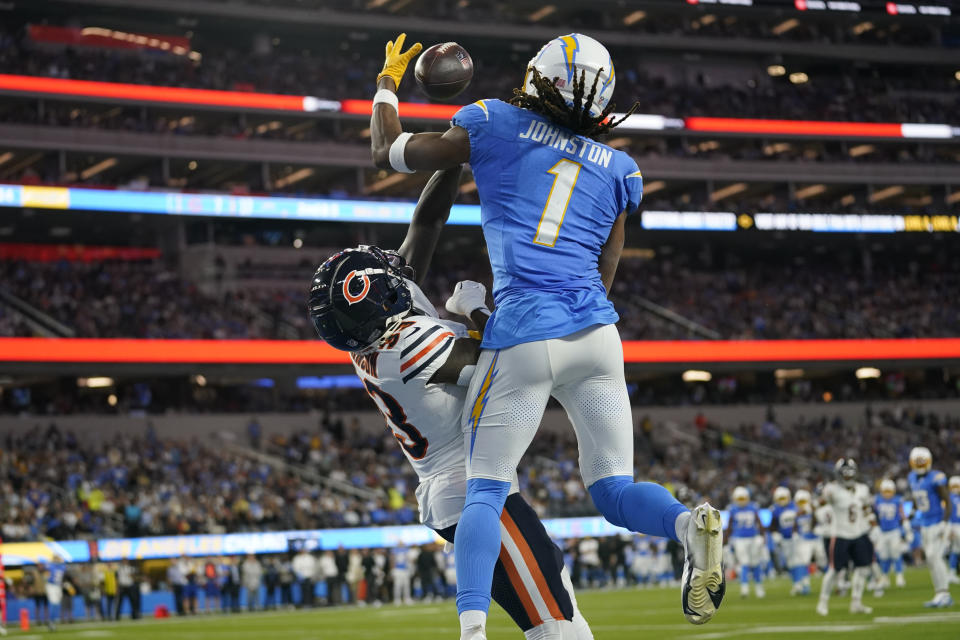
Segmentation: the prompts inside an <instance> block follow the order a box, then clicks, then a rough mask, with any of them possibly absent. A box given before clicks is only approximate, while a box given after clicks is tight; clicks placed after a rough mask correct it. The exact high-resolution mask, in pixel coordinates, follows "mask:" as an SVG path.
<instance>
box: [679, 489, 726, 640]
mask: <svg viewBox="0 0 960 640" xmlns="http://www.w3.org/2000/svg"><path fill="white" fill-rule="evenodd" d="M721 528H722V525H721V522H720V512H719V511H717V510H716V509H714V508H713V507H711V506H710V505H709V504H708V503H706V502H704V503H703V504H701V505H700V506H699V507H696V508H694V509H693V511H691V513H690V524H689V525H688V526H687V535H686V537H685V539H684V541H683V543H684V544H683V546H684V549H685V551H686V560H685V562H684V564H683V579H682V580H681V582H680V603H681V605H682V607H683V615H684V616H685V617H686V619H687V622H689V623H691V624H704V623H705V622H708V621H709V620H710V619H711V618H713V616H714V615H715V614H716V613H717V609H719V608H720V603H721V602H723V595H724V593H725V592H726V590H727V579H726V576H725V575H724V572H723V534H722V532H721Z"/></svg>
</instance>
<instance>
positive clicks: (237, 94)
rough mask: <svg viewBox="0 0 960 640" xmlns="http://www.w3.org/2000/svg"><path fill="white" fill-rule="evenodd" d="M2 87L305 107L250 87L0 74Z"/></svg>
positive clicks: (286, 108)
mask: <svg viewBox="0 0 960 640" xmlns="http://www.w3.org/2000/svg"><path fill="white" fill-rule="evenodd" d="M0 89H2V90H7V91H26V92H32V93H52V94H58V95H68V96H87V97H93V98H112V99H118V100H141V101H145V102H167V103H176V104H192V105H205V106H217V107H236V108H241V109H277V110H280V111H301V112H302V111H303V110H304V108H303V105H304V102H303V101H304V96H285V95H279V94H273V93H252V92H248V91H216V90H212V89H184V88H182V87H155V86H151V85H142V84H124V83H120V82H95V81H91V80H67V79H63V78H41V77H38V76H15V75H7V74H0Z"/></svg>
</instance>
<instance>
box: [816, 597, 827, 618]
mask: <svg viewBox="0 0 960 640" xmlns="http://www.w3.org/2000/svg"><path fill="white" fill-rule="evenodd" d="M828 613H830V610H829V609H828V608H827V603H826V602H824V601H823V600H821V601H820V602H818V603H817V615H821V616H826V615H827V614H828Z"/></svg>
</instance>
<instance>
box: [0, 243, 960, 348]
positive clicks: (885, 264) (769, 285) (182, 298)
mask: <svg viewBox="0 0 960 640" xmlns="http://www.w3.org/2000/svg"><path fill="white" fill-rule="evenodd" d="M470 256H473V257H476V258H477V259H476V260H471V259H469V257H470ZM470 256H466V255H461V256H460V257H459V259H457V258H456V256H451V260H447V259H444V260H443V264H444V267H445V268H444V269H433V270H432V272H431V273H430V275H429V276H428V278H427V280H426V282H425V283H424V287H423V288H424V290H425V292H426V293H427V295H428V296H429V297H430V299H431V300H433V301H434V303H435V304H436V306H437V308H438V309H442V308H443V301H444V300H445V298H446V296H447V295H449V293H450V292H451V291H452V290H453V285H454V284H455V283H456V282H457V281H459V280H463V279H472V280H479V281H482V282H487V284H488V285H489V279H490V277H489V273H488V271H487V268H486V266H485V263H486V260H485V259H484V258H483V257H482V256H481V255H478V254H475V253H471V254H470ZM438 263H439V259H438ZM760 264H762V268H760V267H759V265H760ZM314 267H315V266H314V265H312V264H307V263H301V264H300V265H291V266H290V267H287V268H285V269H284V271H283V274H281V275H286V276H287V277H288V278H290V279H289V280H288V281H289V283H290V284H289V285H288V287H286V288H275V287H271V288H263V287H251V286H245V285H244V279H245V278H247V277H252V276H254V275H260V277H264V276H263V275H262V273H263V271H262V270H260V269H259V268H256V267H255V265H253V263H251V265H247V266H244V267H242V268H238V269H237V271H236V276H237V278H238V280H237V281H236V284H239V285H243V286H235V287H226V286H222V287H221V286H220V285H222V284H223V283H218V284H217V285H215V286H212V288H211V287H206V288H204V287H201V286H200V284H199V283H197V282H193V281H191V280H189V279H187V278H185V277H184V276H182V275H180V274H179V273H178V272H177V270H175V269H174V268H171V267H169V266H167V265H166V264H165V263H164V262H163V261H162V260H155V261H138V262H122V261H104V262H91V263H79V262H66V261H63V262H58V263H25V262H18V261H5V262H0V276H2V279H0V281H2V283H3V284H2V285H0V286H2V287H3V288H4V289H5V290H6V291H7V292H9V293H11V294H13V295H15V296H17V297H18V298H20V299H21V300H23V301H25V302H27V303H28V304H30V305H31V306H33V307H35V308H36V309H38V310H40V311H41V312H43V313H45V314H49V315H50V316H51V317H53V318H54V319H55V320H57V321H59V322H61V323H63V324H65V325H67V326H68V327H71V328H72V329H73V330H74V331H75V332H76V335H77V336H78V337H137V338H215V339H225V338H277V339H290V338H298V339H306V340H309V339H313V338H314V337H315V336H314V333H313V328H312V326H311V325H310V324H309V322H308V321H307V317H306V313H305V311H304V295H305V294H304V289H303V288H302V287H301V286H299V285H298V284H296V283H298V282H303V283H306V282H308V281H309V278H310V276H311V275H312V272H313V269H314ZM293 273H298V275H299V276H300V277H299V278H293V277H292V274H293ZM956 291H960V262H958V259H957V257H956V256H949V255H944V256H939V257H938V256H927V257H924V256H914V257H911V258H903V259H899V258H895V257H891V256H885V258H884V260H879V259H877V260H874V261H873V264H870V265H863V264H858V265H853V264H850V263H849V262H844V261H843V260H842V259H839V258H838V259H834V258H831V257H829V256H820V257H818V256H813V255H811V256H808V257H804V256H802V255H799V256H794V257H793V258H792V259H791V258H786V259H783V258H781V259H779V260H777V259H762V258H758V259H757V260H753V259H751V258H748V257H746V256H744V258H743V259H740V260H736V259H735V258H732V257H731V258H730V260H729V261H726V260H721V259H720V258H714V259H712V260H704V259H702V258H699V257H697V256H695V255H689V254H676V255H664V256H659V257H657V258H656V259H653V260H642V259H625V260H623V261H622V262H621V265H620V268H619V270H618V273H617V279H616V281H615V283H614V288H613V292H612V295H611V297H612V299H613V300H614V303H615V304H616V305H617V310H618V312H619V313H620V316H621V322H620V324H619V327H620V332H621V334H622V336H623V337H624V339H649V340H662V339H689V338H698V337H699V338H702V337H704V335H705V334H703V333H697V332H695V331H693V330H691V329H690V328H689V326H690V325H687V324H683V323H675V322H667V321H665V320H663V318H662V317H660V316H656V315H654V314H651V313H649V312H648V311H647V310H645V305H647V304H648V303H649V302H652V303H655V304H656V305H659V306H661V307H665V308H666V309H668V310H670V311H672V312H674V313H676V314H679V315H680V316H683V317H684V318H686V319H687V320H689V321H692V322H694V323H697V324H698V325H701V326H702V327H705V328H706V329H708V330H709V331H712V332H715V333H714V334H712V335H717V336H719V337H721V338H726V339H804V338H869V337H874V338H885V337H890V338H906V337H944V336H953V335H957V331H958V330H960V329H958V328H960V301H958V299H957V297H956V295H954V292H956ZM0 308H2V307H0ZM0 330H2V335H23V334H24V333H29V329H28V328H27V326H26V325H24V324H23V323H22V322H19V321H17V320H14V319H13V318H12V317H10V318H8V317H7V316H0Z"/></svg>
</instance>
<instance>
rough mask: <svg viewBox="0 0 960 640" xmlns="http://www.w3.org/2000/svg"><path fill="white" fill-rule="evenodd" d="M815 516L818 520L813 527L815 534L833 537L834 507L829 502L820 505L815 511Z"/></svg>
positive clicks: (822, 536)
mask: <svg viewBox="0 0 960 640" xmlns="http://www.w3.org/2000/svg"><path fill="white" fill-rule="evenodd" d="M813 518H814V520H816V524H815V525H814V527H813V533H814V535H818V536H820V537H821V538H832V537H833V519H834V518H833V507H831V506H830V505H827V504H825V505H823V506H822V507H818V508H817V510H816V511H814V512H813Z"/></svg>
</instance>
